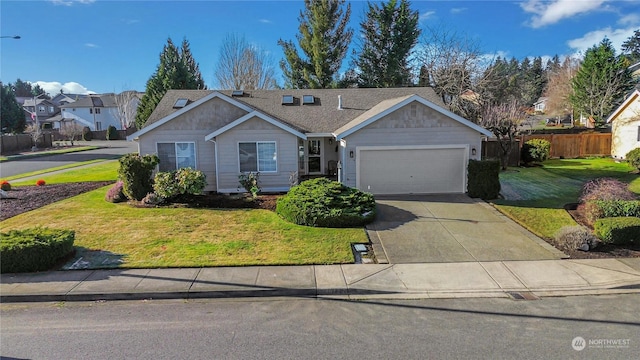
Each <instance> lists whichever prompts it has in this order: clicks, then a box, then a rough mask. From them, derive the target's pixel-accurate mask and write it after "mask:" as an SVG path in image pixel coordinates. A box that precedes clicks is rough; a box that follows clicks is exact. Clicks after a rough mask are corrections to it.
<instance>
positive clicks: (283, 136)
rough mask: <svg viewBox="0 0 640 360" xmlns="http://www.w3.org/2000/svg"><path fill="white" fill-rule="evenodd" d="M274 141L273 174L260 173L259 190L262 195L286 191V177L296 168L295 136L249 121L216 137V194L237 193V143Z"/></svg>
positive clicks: (257, 119)
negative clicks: (217, 184)
mask: <svg viewBox="0 0 640 360" xmlns="http://www.w3.org/2000/svg"><path fill="white" fill-rule="evenodd" d="M254 141H260V142H261V141H275V143H276V152H277V171H276V172H273V173H272V172H263V173H260V187H261V188H262V191H264V192H270V191H271V192H279V191H286V190H288V189H289V176H290V175H291V173H292V172H294V171H296V169H297V166H298V158H297V156H296V155H297V144H298V137H296V136H295V135H293V134H291V133H289V132H286V131H284V130H282V129H280V128H278V127H276V126H274V125H271V124H269V123H268V122H266V121H264V120H262V119H259V118H253V119H250V120H247V121H245V122H244V123H242V124H240V125H238V126H236V127H234V128H233V129H230V130H228V131H226V132H224V133H223V134H221V135H219V136H218V137H217V138H216V144H217V147H218V172H219V174H218V181H219V186H218V191H220V192H225V193H232V192H238V191H244V189H240V190H238V185H239V183H238V175H239V174H240V163H239V161H240V160H239V157H238V144H239V143H240V142H254Z"/></svg>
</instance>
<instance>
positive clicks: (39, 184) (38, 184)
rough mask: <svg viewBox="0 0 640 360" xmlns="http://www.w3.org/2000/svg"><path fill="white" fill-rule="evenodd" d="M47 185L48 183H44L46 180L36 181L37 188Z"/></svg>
mask: <svg viewBox="0 0 640 360" xmlns="http://www.w3.org/2000/svg"><path fill="white" fill-rule="evenodd" d="M46 184H47V182H46V181H44V179H38V180H36V185H37V186H45V185H46Z"/></svg>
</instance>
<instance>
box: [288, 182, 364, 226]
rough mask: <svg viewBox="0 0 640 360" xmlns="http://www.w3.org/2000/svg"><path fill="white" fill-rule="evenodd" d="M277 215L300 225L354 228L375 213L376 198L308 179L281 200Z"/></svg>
mask: <svg viewBox="0 0 640 360" xmlns="http://www.w3.org/2000/svg"><path fill="white" fill-rule="evenodd" d="M276 213H278V214H279V215H280V216H281V217H283V218H284V219H285V220H287V221H289V222H292V223H294V224H298V225H307V226H318V227H354V226H363V225H365V224H367V223H369V222H371V221H372V220H373V219H374V218H375V214H376V202H375V199H374V198H373V195H371V194H369V193H365V192H363V191H360V190H358V189H354V188H350V187H348V186H345V185H343V184H341V183H339V182H337V181H331V180H329V179H326V178H317V179H313V180H307V181H303V182H302V183H300V185H297V186H294V187H293V188H291V190H289V192H288V193H287V194H286V195H284V196H282V197H280V198H279V199H278V202H277V204H276Z"/></svg>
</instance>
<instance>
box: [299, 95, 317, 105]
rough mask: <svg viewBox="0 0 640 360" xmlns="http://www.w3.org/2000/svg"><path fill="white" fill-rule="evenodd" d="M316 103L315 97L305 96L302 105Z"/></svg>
mask: <svg viewBox="0 0 640 360" xmlns="http://www.w3.org/2000/svg"><path fill="white" fill-rule="evenodd" d="M315 103H316V98H315V97H314V96H313V95H303V96H302V105H311V104H315Z"/></svg>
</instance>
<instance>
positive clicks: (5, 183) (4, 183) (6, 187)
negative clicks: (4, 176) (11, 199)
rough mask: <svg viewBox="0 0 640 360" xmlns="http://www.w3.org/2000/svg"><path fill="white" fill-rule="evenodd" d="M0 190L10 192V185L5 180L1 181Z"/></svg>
mask: <svg viewBox="0 0 640 360" xmlns="http://www.w3.org/2000/svg"><path fill="white" fill-rule="evenodd" d="M0 189H2V190H4V191H11V184H10V183H9V182H8V181H7V180H3V181H2V182H1V183H0Z"/></svg>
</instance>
